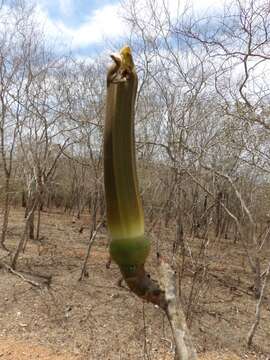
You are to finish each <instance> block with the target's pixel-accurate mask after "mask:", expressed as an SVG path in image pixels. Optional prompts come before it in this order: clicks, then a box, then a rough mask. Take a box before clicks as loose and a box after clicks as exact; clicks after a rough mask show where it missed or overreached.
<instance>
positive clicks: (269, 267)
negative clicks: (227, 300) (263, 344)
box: [247, 262, 270, 347]
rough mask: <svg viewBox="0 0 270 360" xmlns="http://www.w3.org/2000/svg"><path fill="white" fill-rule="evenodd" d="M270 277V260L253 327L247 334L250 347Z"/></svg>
mask: <svg viewBox="0 0 270 360" xmlns="http://www.w3.org/2000/svg"><path fill="white" fill-rule="evenodd" d="M269 277H270V262H269V264H268V267H267V269H266V272H265V279H264V282H263V285H262V288H261V293H260V297H259V299H258V302H257V304H256V314H255V321H254V323H253V324H252V326H251V328H250V330H249V333H248V336H247V345H248V347H250V346H251V345H252V340H253V337H254V335H255V332H256V330H257V327H258V325H259V323H260V319H261V307H262V300H263V296H264V291H265V287H266V284H267V282H268V280H269Z"/></svg>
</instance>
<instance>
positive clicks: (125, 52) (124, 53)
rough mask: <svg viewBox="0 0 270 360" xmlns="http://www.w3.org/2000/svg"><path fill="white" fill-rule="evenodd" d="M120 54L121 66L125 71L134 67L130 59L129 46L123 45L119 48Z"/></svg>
mask: <svg viewBox="0 0 270 360" xmlns="http://www.w3.org/2000/svg"><path fill="white" fill-rule="evenodd" d="M120 56H121V59H122V64H121V65H122V68H123V69H125V70H127V71H131V70H133V68H134V63H133V59H132V53H131V49H130V47H129V46H124V47H123V48H122V49H121V50H120Z"/></svg>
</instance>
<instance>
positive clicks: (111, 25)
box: [33, 0, 223, 57]
mask: <svg viewBox="0 0 270 360" xmlns="http://www.w3.org/2000/svg"><path fill="white" fill-rule="evenodd" d="M33 1H35V3H36V4H37V8H36V18H37V21H38V22H39V23H40V24H42V26H43V28H44V31H45V33H46V35H47V36H48V37H49V38H50V37H51V38H53V39H55V38H57V39H58V40H59V41H60V43H62V44H65V48H66V49H71V50H72V51H73V52H74V53H76V54H77V55H81V56H83V57H85V56H91V55H93V53H95V52H96V51H100V50H105V51H106V50H109V49H107V48H108V45H107V43H106V41H105V40H109V41H112V42H114V41H117V40H119V39H120V38H121V36H125V35H126V34H127V33H128V32H129V30H128V26H127V24H126V23H125V22H124V21H123V20H122V18H121V16H120V15H119V14H120V12H121V11H123V10H122V7H121V4H120V0H33ZM140 1H141V3H142V4H145V0H137V2H136V3H139V2H140ZM157 1H163V0H157ZM179 1H180V2H179V3H180V4H181V5H183V4H184V1H185V0H179ZM186 1H188V0H186ZM177 2H178V1H177V0H166V3H167V4H168V6H169V9H170V11H171V12H172V13H174V12H175V11H176V7H177ZM217 3H219V4H220V3H221V4H222V3H223V0H222V1H218V0H193V7H194V8H195V9H196V10H198V9H199V10H201V9H204V10H206V11H208V10H209V9H210V10H211V9H213V8H214V7H215V6H216V4H217ZM110 50H111V49H110Z"/></svg>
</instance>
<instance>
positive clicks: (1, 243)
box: [0, 176, 10, 250]
mask: <svg viewBox="0 0 270 360" xmlns="http://www.w3.org/2000/svg"><path fill="white" fill-rule="evenodd" d="M9 187H10V177H9V176H8V177H7V178H6V181H5V188H4V191H5V200H4V214H3V223H2V231H1V239H0V247H2V248H3V249H5V250H8V249H7V248H6V246H5V241H6V234H7V228H8V219H9V205H10V204H9V203H10V195H9Z"/></svg>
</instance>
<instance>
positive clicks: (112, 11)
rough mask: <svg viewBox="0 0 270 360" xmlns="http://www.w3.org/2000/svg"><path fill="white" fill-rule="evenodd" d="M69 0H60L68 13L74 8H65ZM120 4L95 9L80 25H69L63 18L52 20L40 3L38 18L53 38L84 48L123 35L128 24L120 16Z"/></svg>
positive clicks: (73, 47) (73, 46)
mask: <svg viewBox="0 0 270 360" xmlns="http://www.w3.org/2000/svg"><path fill="white" fill-rule="evenodd" d="M66 1H67V0H59V5H60V4H61V3H62V11H63V12H66V15H67V14H68V12H69V11H71V8H72V1H70V0H69V1H67V3H70V5H71V7H70V8H69V7H68V6H67V7H66V8H65V9H64V7H65V4H66ZM119 11H120V5H118V4H116V5H106V6H103V7H102V8H99V9H97V10H94V11H93V12H92V14H91V15H90V16H88V17H87V18H86V20H85V21H84V22H83V23H82V24H81V25H80V26H78V27H69V26H67V25H66V24H65V23H64V22H63V21H62V20H52V19H51V18H50V17H49V15H48V13H47V12H46V10H45V9H44V7H42V6H40V5H38V6H37V8H36V19H37V22H39V23H40V24H41V25H42V26H43V28H44V30H45V33H46V34H47V35H48V36H49V37H51V38H57V39H58V40H62V42H64V43H65V44H68V45H69V46H70V47H71V48H72V49H78V48H84V47H87V46H89V45H91V44H97V43H100V42H102V41H103V40H104V39H105V38H107V39H114V38H118V37H119V36H121V35H123V34H124V33H125V31H127V25H125V23H124V22H123V21H122V20H121V17H120V16H119Z"/></svg>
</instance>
